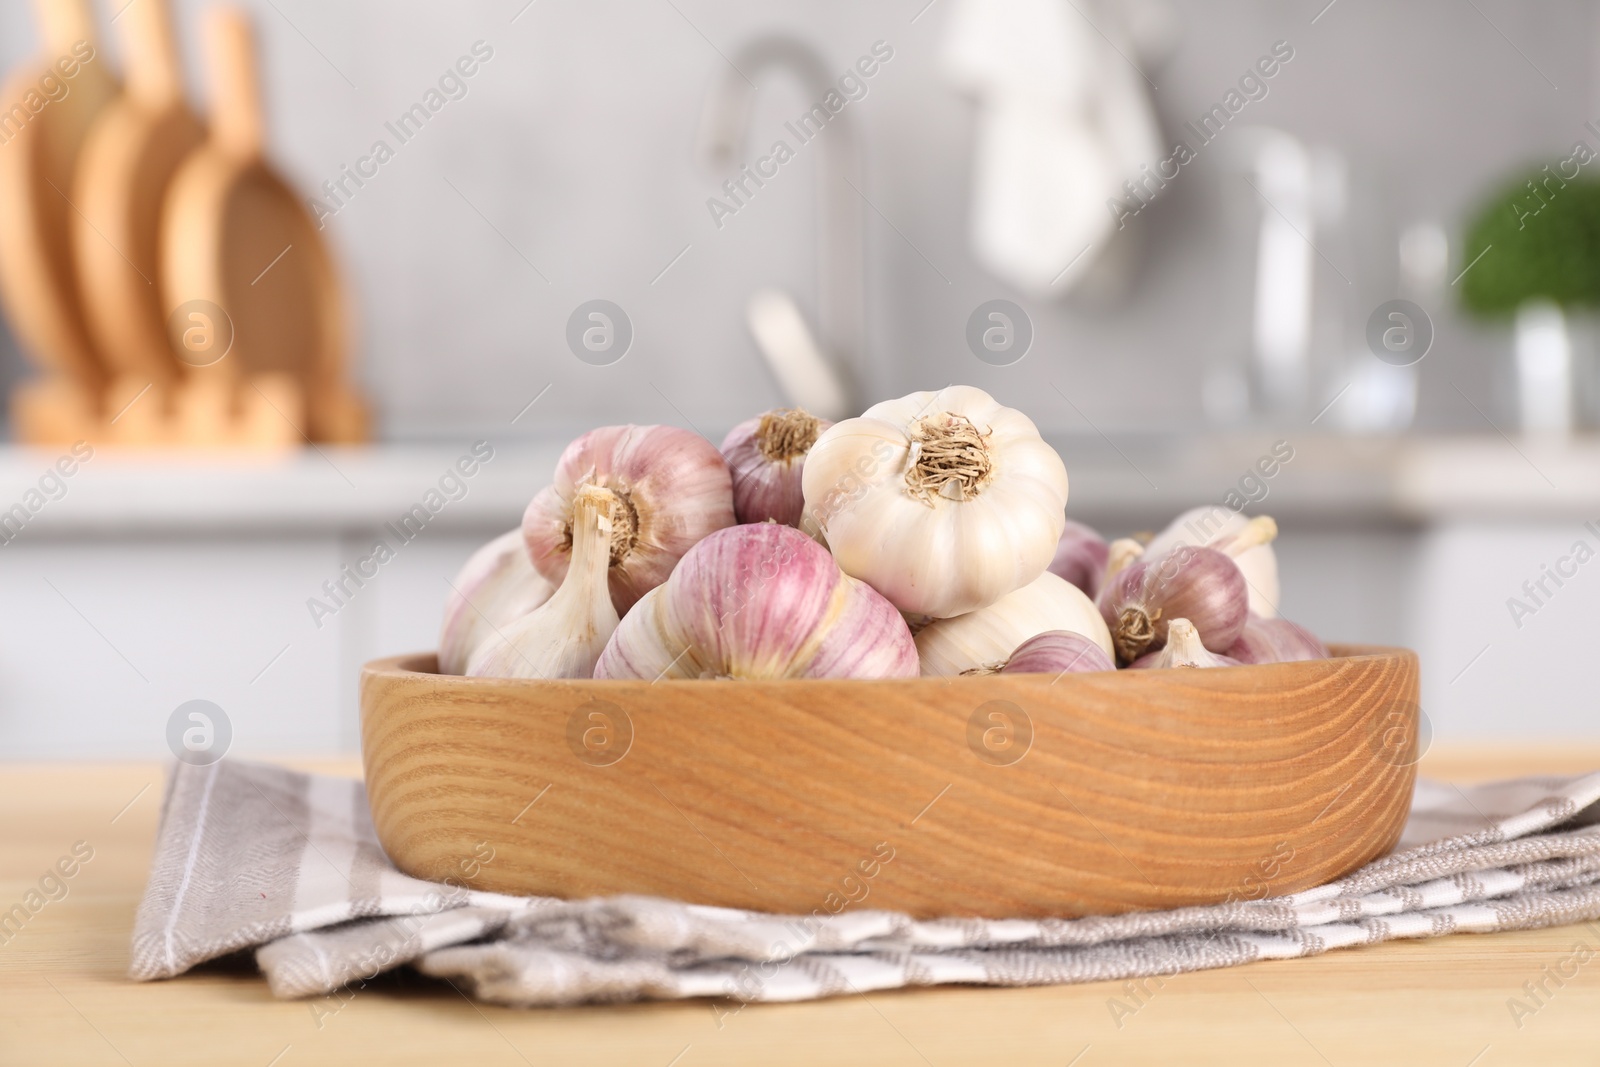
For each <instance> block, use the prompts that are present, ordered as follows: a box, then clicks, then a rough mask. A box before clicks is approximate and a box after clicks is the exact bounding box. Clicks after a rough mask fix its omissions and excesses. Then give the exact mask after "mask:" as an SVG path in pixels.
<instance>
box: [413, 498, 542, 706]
mask: <svg viewBox="0 0 1600 1067" xmlns="http://www.w3.org/2000/svg"><path fill="white" fill-rule="evenodd" d="M555 589H556V587H555V586H554V585H552V584H550V583H549V582H548V581H546V580H545V578H544V575H542V574H540V573H539V572H538V571H536V570H534V569H533V560H532V558H530V557H529V555H528V545H527V542H525V541H524V540H523V539H522V531H521V530H520V529H516V530H512V531H510V532H509V533H504V534H501V535H500V536H499V537H496V538H495V539H494V540H493V541H490V542H489V543H488V544H486V545H484V546H483V547H482V548H480V549H478V551H476V552H474V553H473V554H472V558H471V559H469V560H467V563H466V566H464V567H462V568H461V573H459V574H457V575H456V579H455V581H453V582H451V583H450V595H449V596H448V597H447V598H446V599H445V604H444V623H443V625H441V626H440V628H439V673H440V674H465V673H466V671H467V660H468V658H469V657H471V655H472V652H473V649H475V648H477V647H478V645H480V644H482V643H483V640H484V638H486V637H488V636H490V635H492V634H493V633H494V632H495V631H496V630H498V629H501V628H503V627H504V626H506V625H507V624H509V623H511V622H512V621H514V620H516V619H519V618H521V617H522V616H524V615H526V614H527V613H528V612H530V611H532V610H533V609H534V608H536V607H538V606H539V605H540V604H543V603H544V602H545V601H546V600H549V599H550V594H551V593H554V592H555Z"/></svg>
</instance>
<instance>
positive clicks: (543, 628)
mask: <svg viewBox="0 0 1600 1067" xmlns="http://www.w3.org/2000/svg"><path fill="white" fill-rule="evenodd" d="M620 509H621V501H620V500H618V498H617V496H616V494H615V493H613V492H611V491H610V490H609V489H602V488H600V487H599V486H595V485H584V486H579V487H578V491H577V492H576V493H575V494H574V496H573V501H572V565H571V566H570V567H568V568H567V574H566V577H565V578H563V579H562V581H561V586H560V588H558V589H557V590H556V591H555V593H554V595H552V596H551V597H550V599H549V600H547V601H545V602H544V603H543V604H541V605H540V606H539V607H537V608H535V609H533V610H532V611H530V612H529V613H528V614H526V615H524V616H522V617H521V618H520V619H517V620H516V621H514V622H512V623H511V624H510V625H508V626H506V627H503V628H502V629H501V630H500V631H499V632H497V633H494V634H492V635H490V636H489V637H488V639H486V640H485V641H484V642H483V643H482V644H480V645H479V646H478V648H477V650H476V651H475V652H473V654H472V658H471V659H470V660H469V661H468V663H467V673H468V674H469V675H473V676H475V677H480V678H483V677H487V678H592V677H594V665H595V661H596V660H598V659H599V658H600V653H601V652H602V651H603V650H604V649H605V647H606V642H607V641H609V640H610V639H611V635H612V633H614V632H615V631H616V629H617V622H618V619H617V609H616V607H615V606H613V604H612V603H611V591H610V590H609V589H608V588H607V584H606V572H607V570H608V568H609V566H610V563H611V543H612V542H611V535H612V526H613V523H612V516H613V515H615V514H616V513H617V512H618V511H619V510H620Z"/></svg>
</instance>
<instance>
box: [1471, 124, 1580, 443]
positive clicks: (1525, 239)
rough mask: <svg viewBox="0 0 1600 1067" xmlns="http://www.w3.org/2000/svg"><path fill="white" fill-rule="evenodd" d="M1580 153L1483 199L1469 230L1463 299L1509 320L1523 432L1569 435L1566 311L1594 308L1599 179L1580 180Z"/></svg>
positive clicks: (1483, 313)
mask: <svg viewBox="0 0 1600 1067" xmlns="http://www.w3.org/2000/svg"><path fill="white" fill-rule="evenodd" d="M1594 159H1595V154H1594V153H1593V152H1591V151H1590V150H1589V149H1588V148H1587V146H1584V145H1582V144H1580V145H1578V146H1576V147H1575V148H1574V150H1573V155H1572V156H1571V157H1569V158H1568V159H1565V160H1562V161H1561V162H1559V163H1554V164H1550V165H1547V166H1545V167H1542V168H1540V169H1539V170H1537V171H1533V172H1532V173H1531V174H1528V175H1526V176H1524V177H1523V178H1521V179H1520V180H1518V181H1516V182H1514V183H1512V184H1510V185H1508V186H1506V187H1504V188H1503V189H1501V190H1499V191H1497V192H1496V194H1495V195H1494V196H1493V197H1492V198H1490V199H1489V200H1488V202H1487V203H1486V204H1485V205H1484V207H1483V208H1482V209H1481V210H1480V211H1479V212H1478V214H1477V215H1476V216H1475V217H1474V219H1473V221H1472V222H1471V224H1470V225H1469V226H1468V227H1467V231H1466V235H1465V240H1464V247H1463V259H1462V263H1463V266H1464V267H1465V273H1464V275H1463V276H1462V277H1461V279H1460V288H1461V302H1462V304H1463V306H1464V307H1465V308H1466V310H1467V311H1469V312H1470V313H1472V314H1473V315H1475V316H1477V317H1479V318H1480V319H1484V320H1489V321H1496V320H1499V321H1503V320H1507V319H1509V320H1510V321H1511V322H1512V323H1513V335H1514V338H1515V340H1514V353H1515V372H1516V379H1517V394H1518V396H1517V400H1518V411H1519V415H1520V418H1521V425H1522V429H1523V430H1524V431H1527V432H1544V433H1558V434H1559V433H1567V432H1570V430H1571V428H1572V420H1573V414H1572V412H1573V399H1572V398H1573V384H1572V383H1573V379H1574V368H1573V358H1572V341H1571V331H1570V329H1569V317H1570V316H1571V315H1572V314H1573V313H1575V312H1576V313H1590V312H1592V311H1593V310H1594V309H1595V308H1596V307H1600V179H1597V178H1590V177H1588V176H1586V175H1584V174H1582V173H1581V168H1582V166H1583V165H1584V164H1586V163H1589V162H1590V161H1592V160H1594Z"/></svg>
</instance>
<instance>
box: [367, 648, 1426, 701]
mask: <svg viewBox="0 0 1600 1067" xmlns="http://www.w3.org/2000/svg"><path fill="white" fill-rule="evenodd" d="M1328 648H1329V651H1331V652H1332V653H1333V655H1331V656H1329V657H1328V658H1327V659H1313V660H1290V661H1286V662H1281V663H1241V664H1237V665H1232V666H1224V667H1210V668H1207V669H1206V671H1205V673H1206V674H1207V675H1214V674H1216V673H1217V672H1224V673H1225V674H1226V675H1227V676H1228V677H1234V678H1236V677H1238V675H1239V672H1241V671H1256V672H1265V671H1282V670H1283V669H1285V668H1289V669H1296V668H1306V667H1310V666H1311V665H1313V664H1323V665H1328V664H1333V663H1336V662H1345V661H1361V660H1378V659H1391V658H1393V657H1396V656H1401V657H1409V658H1412V659H1415V658H1416V656H1417V654H1416V652H1414V651H1413V650H1411V649H1409V648H1402V647H1399V646H1391V645H1368V644H1352V643H1334V644H1330V645H1329V646H1328ZM438 667H439V655H438V653H437V652H435V651H425V652H406V653H402V654H400V655H397V656H380V657H379V658H377V659H373V660H368V661H367V662H366V663H364V664H362V667H361V677H362V678H363V679H366V678H376V677H419V678H434V679H440V680H442V681H444V682H445V684H449V685H462V686H469V687H472V686H478V687H489V688H495V689H502V690H503V689H506V688H512V689H516V688H522V687H526V688H529V689H534V688H537V687H540V686H550V685H560V686H608V687H609V686H634V685H639V684H641V683H643V684H646V685H670V686H675V687H682V686H696V685H700V686H727V685H762V686H767V685H776V686H786V687H789V686H808V685H829V686H833V685H840V684H844V683H853V684H857V685H906V684H918V683H927V682H937V683H939V684H940V685H982V684H985V683H989V682H993V681H994V680H995V679H996V678H1001V677H1003V678H1005V679H1006V680H1007V681H1016V682H1019V683H1022V684H1029V683H1031V682H1035V681H1037V680H1038V679H1041V678H1045V677H1048V676H1049V675H1048V672H1040V673H1037V674H1020V673H1019V674H1006V675H1003V676H1002V675H995V674H988V675H971V676H965V675H963V676H957V677H954V678H947V677H944V676H941V675H918V676H916V677H914V678H746V679H733V680H729V679H719V678H662V679H659V680H657V681H654V682H645V680H644V679H642V678H497V677H473V676H470V675H465V674H441V673H440V672H439V669H438ZM1105 675H1116V676H1119V677H1127V676H1129V675H1143V676H1148V677H1154V678H1162V677H1170V676H1169V675H1167V674H1166V672H1165V671H1130V670H1129V669H1128V668H1126V667H1119V668H1116V669H1115V670H1110V671H1081V672H1078V673H1076V674H1074V676H1073V677H1077V678H1099V677H1102V676H1105Z"/></svg>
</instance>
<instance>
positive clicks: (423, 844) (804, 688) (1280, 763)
mask: <svg viewBox="0 0 1600 1067" xmlns="http://www.w3.org/2000/svg"><path fill="white" fill-rule="evenodd" d="M1335 651H1336V654H1337V656H1338V658H1335V659H1330V660H1320V661H1312V662H1302V663H1280V664H1270V665H1264V666H1255V667H1239V668H1227V669H1217V670H1168V671H1140V672H1105V673H1095V674H1070V675H1065V676H1062V677H1060V678H1059V679H1055V680H1052V678H1051V676H1049V675H994V676H988V677H981V678H958V679H954V680H945V679H938V678H923V679H913V680H894V681H767V682H728V681H665V682H661V683H659V684H654V685H652V684H649V683H645V682H595V681H554V682H541V681H523V680H510V679H494V678H460V677H453V676H441V675H438V674H436V673H434V671H435V669H436V668H435V661H434V657H433V656H432V655H431V654H423V655H414V656H402V657H397V658H393V659H386V660H379V661H376V662H374V663H371V664H369V665H368V666H367V668H366V669H365V670H364V671H363V673H362V680H361V707H362V715H361V731H362V753H363V760H364V763H365V769H366V779H367V789H368V794H369V798H370V802H371V806H372V817H373V822H374V824H375V826H376V828H377V832H378V836H379V839H380V840H381V841H382V843H383V846H384V849H385V850H386V851H387V852H388V854H389V856H390V857H391V858H392V859H393V860H394V861H395V863H396V864H398V865H399V867H400V868H401V869H402V870H404V871H406V872H407V873H410V874H413V875H417V876H419V877H423V878H431V879H439V880H442V879H444V878H446V877H450V876H455V877H456V878H457V879H458V880H459V878H460V871H461V864H462V863H463V862H464V861H471V860H472V859H473V858H474V857H475V856H476V855H479V854H481V853H479V852H475V849H476V848H477V846H478V845H479V843H480V842H487V843H488V844H489V845H490V846H491V847H492V848H493V850H494V858H493V860H492V861H491V862H489V863H487V864H484V865H483V866H482V868H481V870H480V871H479V872H478V874H477V876H476V877H475V878H474V879H473V880H472V885H473V886H474V887H475V888H482V889H492V890H498V891H502V892H509V893H522V894H548V895H552V896H560V897H583V896H590V895H600V894H611V893H648V894H655V895H660V896H667V897H674V898H678V899H682V900H688V901H692V902H695V903H702V904H715V905H723V906H728V907H738V908H753V909H760V910H765V911H777V912H798V913H802V914H809V913H811V912H813V911H817V912H820V913H824V914H826V913H829V912H837V911H842V910H846V909H852V908H890V909H895V910H900V911H906V912H910V913H912V914H913V915H918V916H941V915H982V916H1048V915H1055V916H1079V915H1089V914H1110V913H1115V912H1123V911H1130V910H1136V909H1147V908H1170V907H1176V906H1180V905H1185V904H1205V903H1213V902H1217V901H1222V900H1226V899H1230V898H1231V899H1256V898H1260V897H1262V896H1267V895H1272V894H1277V893H1284V892H1292V891H1295V890H1299V889H1304V888H1307V887H1309V886H1313V885H1317V884H1319V883H1321V882H1325V881H1327V880H1329V879H1331V878H1335V877H1338V876H1339V875H1341V874H1343V873H1345V872H1347V871H1350V870H1352V869H1353V868H1355V867H1358V866H1360V865H1361V864H1363V863H1365V862H1367V861H1368V860H1371V859H1373V858H1374V857H1376V856H1378V855H1381V854H1382V853H1384V852H1385V851H1387V850H1388V849H1390V848H1391V847H1393V845H1394V843H1395V841H1396V840H1397V839H1398V837H1399V834H1400V830H1401V827H1402V825H1403V824H1404V821H1405V817H1406V812H1407V811H1408V810H1409V807H1410V801H1411V787H1412V783H1413V780H1414V778H1415V765H1414V764H1415V756H1416V751H1415V746H1416V720H1417V715H1418V706H1417V659H1416V656H1415V655H1414V654H1413V653H1411V652H1408V651H1404V650H1400V649H1382V648H1366V647H1345V648H1339V649H1336V650H1335Z"/></svg>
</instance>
